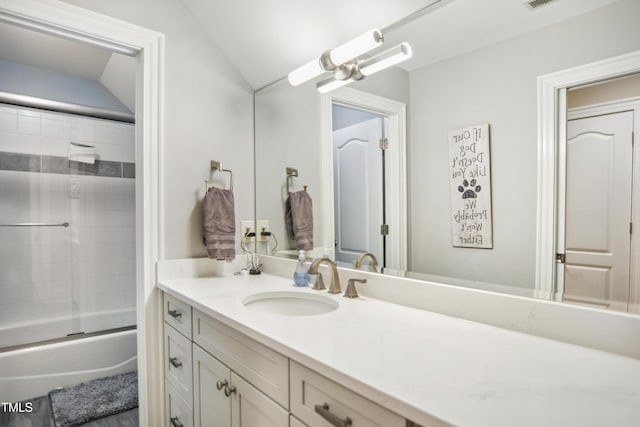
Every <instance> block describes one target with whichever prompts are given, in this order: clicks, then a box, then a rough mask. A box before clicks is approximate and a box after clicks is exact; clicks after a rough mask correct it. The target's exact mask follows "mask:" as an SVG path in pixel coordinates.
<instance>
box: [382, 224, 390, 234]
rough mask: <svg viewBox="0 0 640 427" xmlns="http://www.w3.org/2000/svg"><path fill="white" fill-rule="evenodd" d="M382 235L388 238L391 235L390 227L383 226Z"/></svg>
mask: <svg viewBox="0 0 640 427" xmlns="http://www.w3.org/2000/svg"><path fill="white" fill-rule="evenodd" d="M380 234H381V235H383V236H388V235H389V225H388V224H382V225H381V226H380Z"/></svg>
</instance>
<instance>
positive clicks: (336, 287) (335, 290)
mask: <svg viewBox="0 0 640 427" xmlns="http://www.w3.org/2000/svg"><path fill="white" fill-rule="evenodd" d="M322 263H325V264H327V265H328V266H329V268H330V269H331V272H332V273H333V277H332V279H331V286H329V293H330V294H339V293H340V292H342V288H340V276H339V275H338V266H337V265H336V263H335V262H333V261H331V260H330V259H329V258H318V259H316V260H314V261H313V262H312V263H311V267H309V274H317V275H318V279H317V282H316V284H315V285H314V287H313V289H316V290H320V289H324V288H325V287H324V282H323V279H322V274H320V273H318V268H319V267H320V264H322Z"/></svg>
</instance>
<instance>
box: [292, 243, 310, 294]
mask: <svg viewBox="0 0 640 427" xmlns="http://www.w3.org/2000/svg"><path fill="white" fill-rule="evenodd" d="M306 259H307V257H306V255H305V252H304V251H303V250H299V251H298V265H296V270H295V271H294V273H293V282H294V283H295V284H296V286H307V285H308V284H309V273H308V272H307V267H306V266H305V265H304V262H305V261H306Z"/></svg>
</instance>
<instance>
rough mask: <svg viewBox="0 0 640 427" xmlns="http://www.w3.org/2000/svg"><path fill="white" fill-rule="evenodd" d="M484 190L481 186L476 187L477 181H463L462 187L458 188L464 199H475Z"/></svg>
mask: <svg viewBox="0 0 640 427" xmlns="http://www.w3.org/2000/svg"><path fill="white" fill-rule="evenodd" d="M480 190H482V187H481V186H480V185H476V180H475V179H472V180H471V182H469V181H468V180H466V179H465V180H463V181H462V185H459V186H458V191H459V192H461V193H462V198H463V199H475V198H476V197H478V193H479V192H480Z"/></svg>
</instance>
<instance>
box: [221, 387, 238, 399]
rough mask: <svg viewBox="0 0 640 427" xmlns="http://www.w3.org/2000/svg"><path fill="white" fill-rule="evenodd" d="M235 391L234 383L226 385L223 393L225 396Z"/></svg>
mask: <svg viewBox="0 0 640 427" xmlns="http://www.w3.org/2000/svg"><path fill="white" fill-rule="evenodd" d="M236 391H237V390H236V386H234V385H232V386H231V387H229V386H226V387H225V388H224V395H225V396H227V397H229V396H231V395H232V394H233V393H235V392H236Z"/></svg>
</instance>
